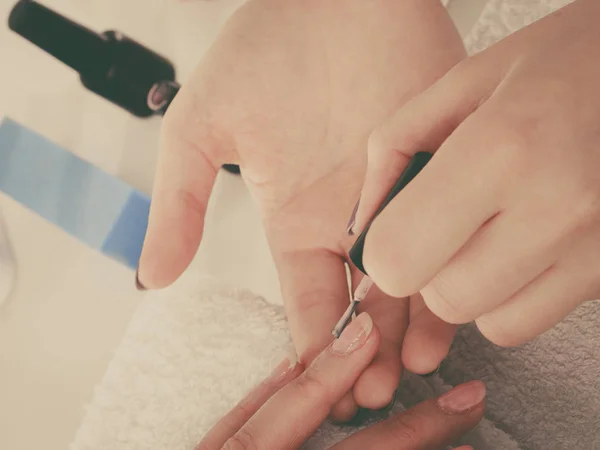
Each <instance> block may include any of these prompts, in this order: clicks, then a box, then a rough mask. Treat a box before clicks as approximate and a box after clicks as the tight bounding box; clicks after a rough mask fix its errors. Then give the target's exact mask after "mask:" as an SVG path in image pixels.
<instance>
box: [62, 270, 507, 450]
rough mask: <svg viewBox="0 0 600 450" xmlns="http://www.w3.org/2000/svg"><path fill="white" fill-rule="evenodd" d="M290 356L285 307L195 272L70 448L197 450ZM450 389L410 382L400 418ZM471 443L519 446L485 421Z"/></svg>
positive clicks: (331, 431)
mask: <svg viewBox="0 0 600 450" xmlns="http://www.w3.org/2000/svg"><path fill="white" fill-rule="evenodd" d="M290 349H291V344H290V338H289V334H288V331H287V324H286V321H285V317H284V313H283V309H282V308H281V307H279V306H276V305H271V304H269V303H267V302H265V301H264V300H262V299H260V298H258V297H256V296H254V295H252V294H251V293H249V292H247V291H244V290H236V289H228V288H225V287H223V286H222V285H220V284H219V283H218V282H216V281H215V280H214V279H210V278H206V277H202V276H199V274H197V273H195V272H188V273H186V274H185V275H184V277H182V279H180V280H179V281H178V282H177V283H176V284H175V285H174V286H172V287H170V288H168V289H166V290H163V291H161V292H156V293H151V294H149V295H148V296H147V297H146V299H145V300H144V301H143V302H142V304H140V306H139V308H138V310H137V312H136V313H135V315H134V317H133V320H132V321H131V324H130V325H129V328H128V330H127V332H126V335H125V337H124V339H123V342H122V343H121V345H120V346H119V348H118V350H117V352H116V354H115V356H114V358H113V360H112V362H111V363H110V366H109V368H108V370H107V372H106V375H105V377H104V379H103V381H102V383H101V384H100V386H99V387H98V388H97V389H96V391H95V393H94V399H93V401H92V403H91V405H90V406H89V407H88V409H87V412H86V415H85V419H84V421H83V423H82V425H81V427H80V429H79V431H78V432H77V435H76V437H75V440H74V442H73V444H72V445H71V450H164V449H169V450H192V449H193V448H194V446H195V444H196V443H197V442H198V441H199V439H200V437H201V436H202V435H203V434H204V433H206V431H208V430H209V429H210V427H211V426H212V425H213V424H214V423H215V422H216V421H217V420H218V419H219V418H220V417H222V416H223V414H225V413H226V412H227V411H228V410H229V409H230V408H231V407H232V406H233V405H234V404H235V403H236V402H237V401H238V400H239V399H240V398H241V397H242V396H243V395H244V394H245V393H246V392H247V391H248V390H249V389H250V388H251V387H252V386H254V385H255V384H256V383H258V382H259V381H260V380H261V379H262V378H263V377H265V376H266V375H267V374H268V373H269V372H270V370H271V369H272V368H273V367H274V366H275V365H276V364H277V363H278V362H279V361H280V360H281V359H282V358H283V357H284V356H285V355H286V354H287V353H288V351H289V350H290ZM446 389H447V388H446V387H444V386H442V384H441V382H440V380H439V379H435V377H434V378H432V379H431V381H429V382H426V381H425V380H424V379H422V378H420V377H415V376H411V377H407V378H406V380H405V381H404V382H403V383H402V388H401V390H400V391H399V397H398V398H399V401H398V402H397V404H396V406H395V408H394V411H401V410H403V406H402V404H401V403H400V401H401V400H403V399H405V400H406V402H407V403H412V402H415V401H419V400H421V399H424V398H427V397H429V396H431V395H432V394H433V393H434V392H442V391H444V390H446ZM382 417H383V416H379V417H376V418H375V419H381V418H382ZM355 431H356V429H354V428H351V427H339V426H335V425H332V424H329V423H326V424H324V426H323V427H322V428H321V429H320V430H318V432H317V433H316V434H315V435H314V436H313V437H312V438H311V439H310V440H309V441H308V442H307V443H306V445H305V447H304V448H306V449H311V450H312V449H314V450H318V449H325V448H328V447H329V446H330V445H332V444H334V443H335V442H338V441H339V440H341V439H343V438H344V437H347V436H349V435H350V434H351V433H353V432H355ZM464 443H470V444H471V445H473V446H475V448H477V449H481V450H483V449H492V450H496V449H497V450H511V449H518V447H517V446H516V444H515V443H514V442H512V441H511V439H510V438H508V436H506V435H505V433H504V432H502V431H500V430H498V429H496V428H495V427H494V426H493V425H491V423H490V422H488V421H484V422H483V423H482V424H481V425H480V428H479V429H478V430H476V431H475V432H473V433H472V434H471V435H469V436H468V437H466V438H465V439H464Z"/></svg>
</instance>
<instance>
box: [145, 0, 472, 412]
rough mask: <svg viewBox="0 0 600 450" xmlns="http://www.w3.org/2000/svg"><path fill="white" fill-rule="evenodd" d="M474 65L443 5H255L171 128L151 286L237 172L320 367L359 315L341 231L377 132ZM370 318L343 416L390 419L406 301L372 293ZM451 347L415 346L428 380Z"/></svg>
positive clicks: (224, 40)
mask: <svg viewBox="0 0 600 450" xmlns="http://www.w3.org/2000/svg"><path fill="white" fill-rule="evenodd" d="M365 36H368V38H365ZM464 57H465V51H464V48H463V46H462V42H461V40H460V38H459V36H458V34H457V32H456V30H455V28H454V26H453V24H452V22H451V20H450V18H449V17H448V15H447V13H446V11H445V9H444V8H443V7H442V6H441V5H440V3H439V2H438V1H437V0H403V1H397V2H390V1H388V0H372V1H369V2H365V1H362V0H347V1H344V2H342V3H340V2H323V1H321V0H303V1H298V0H251V1H249V2H248V3H246V4H245V5H244V6H243V7H242V8H241V9H240V10H239V11H238V12H237V13H236V14H235V15H234V16H233V17H232V18H231V20H230V21H229V22H228V23H227V25H226V26H225V27H224V29H223V30H222V33H221V35H220V36H219V38H218V39H217V41H216V42H215V43H214V45H213V46H212V48H211V49H210V50H209V52H208V53H207V54H206V55H205V57H204V58H203V59H202V61H201V62H200V64H199V66H198V68H197V69H196V71H195V72H194V73H193V74H192V76H191V78H190V79H189V80H187V82H186V83H185V84H184V86H183V88H182V89H181V91H180V92H179V94H178V95H177V97H176V98H175V100H174V102H173V103H172V104H171V106H170V108H169V110H168V112H167V114H166V116H165V118H164V121H163V127H162V135H161V143H160V146H161V150H160V157H159V163H158V169H157V174H156V179H155V186H154V192H153V197H152V207H151V212H150V218H149V227H148V231H147V235H146V241H145V244H144V248H143V252H142V256H141V259H140V266H139V270H138V280H139V282H140V284H141V285H143V286H144V287H146V288H148V289H156V288H162V287H165V286H168V285H169V284H171V283H172V282H173V281H175V279H177V278H178V277H179V275H180V274H181V273H182V271H183V270H185V268H186V267H187V265H188V264H189V262H190V261H191V259H192V258H193V256H194V254H195V252H196V249H197V247H198V245H199V243H200V240H201V237H202V227H203V222H204V215H205V212H206V205H207V202H208V199H209V196H210V191H211V189H212V186H213V183H214V179H215V176H216V174H217V170H216V168H218V167H220V166H221V165H222V164H224V163H237V164H239V165H240V166H241V168H242V175H243V178H244V180H245V182H246V184H247V186H248V189H249V190H250V192H251V194H252V196H253V197H254V199H255V200H256V202H257V204H258V207H259V209H260V212H261V214H262V219H263V223H264V227H265V230H266V233H267V236H268V239H269V243H270V248H271V252H272V254H273V257H274V259H275V262H276V265H277V269H278V273H279V277H280V282H281V286H282V293H283V297H284V301H285V307H286V312H287V315H288V319H289V325H290V330H291V334H292V337H293V341H294V344H295V347H296V350H297V352H298V354H299V356H300V359H301V361H302V362H303V363H305V364H310V362H311V361H312V360H313V359H314V358H315V357H316V356H317V355H318V354H319V353H320V351H321V350H322V349H323V348H324V347H325V346H327V345H328V343H329V342H330V340H331V334H330V331H331V328H332V327H333V325H334V324H335V322H336V321H337V320H338V318H339V317H340V316H341V314H342V313H343V311H344V309H345V308H346V306H347V304H348V300H349V299H348V295H349V294H348V280H347V275H346V269H345V264H346V256H347V255H346V252H347V249H348V248H349V246H350V245H351V243H352V239H351V238H349V237H348V236H347V235H346V233H345V228H346V223H347V218H348V216H349V214H350V212H351V211H352V208H353V206H354V203H355V201H356V198H357V196H358V193H359V191H360V188H361V185H362V182H363V180H364V174H365V171H366V165H367V155H366V151H365V149H366V147H367V142H368V137H369V134H370V132H371V131H372V130H373V129H374V128H375V127H376V126H377V125H378V124H380V123H382V122H383V121H384V120H385V119H386V118H387V117H388V116H389V115H390V114H392V112H393V111H395V110H397V109H398V108H399V107H400V106H402V105H404V104H405V103H406V102H407V101H409V100H410V99H411V98H413V97H414V96H415V95H416V94H418V93H419V92H422V91H423V90H424V89H426V88H427V87H429V86H430V85H431V84H433V83H434V82H435V81H436V80H438V79H439V78H440V77H442V76H443V75H444V74H445V73H446V72H447V71H448V70H450V69H451V68H452V67H453V66H455V65H456V64H457V63H458V62H459V61H460V60H461V59H462V58H464ZM164 236H169V239H164ZM351 271H352V272H353V273H352V280H351V282H352V284H356V283H357V282H358V281H359V280H358V274H357V272H356V271H355V270H354V269H353V268H351ZM363 310H364V311H369V313H370V314H371V316H372V317H373V319H374V321H375V323H376V324H377V325H378V327H379V330H380V334H381V344H380V345H379V346H378V352H377V354H376V355H375V357H374V358H373V360H372V361H371V363H370V365H369V367H368V368H367V369H366V370H364V371H363V372H362V373H361V374H360V375H359V376H358V377H357V379H356V382H355V383H354V384H353V385H351V386H348V391H347V392H346V393H345V395H344V396H341V398H340V400H339V402H338V403H337V404H336V405H335V406H334V407H333V408H332V416H333V417H334V418H335V419H337V420H348V419H350V418H352V417H353V416H354V414H355V413H356V411H357V408H358V406H362V407H366V408H373V409H379V408H383V407H385V406H386V405H387V404H389V402H390V401H391V400H392V397H393V395H394V391H395V388H396V386H397V385H398V383H399V380H400V375H401V371H402V362H401V357H400V355H401V350H400V349H401V347H402V341H403V338H404V334H405V331H406V330H407V327H409V323H410V316H411V312H410V311H409V307H408V302H407V301H405V300H403V301H398V300H397V299H395V298H392V297H391V296H389V295H386V294H384V293H383V292H381V291H380V290H378V289H374V290H373V291H372V293H371V294H370V297H369V298H368V301H366V302H365V305H364V308H363ZM420 317H421V321H420V322H419V321H417V322H415V323H416V325H415V327H414V328H415V329H416V330H417V332H418V330H419V329H420V328H422V327H423V325H431V324H434V325H435V327H434V328H436V329H437V327H438V325H439V326H442V322H441V321H440V320H439V319H437V318H435V317H434V316H433V315H432V314H431V313H430V312H429V311H427V310H426V309H424V310H423V311H422V313H421V315H420ZM411 327H412V325H411ZM409 329H410V327H409ZM421 331H422V332H423V333H425V334H427V333H426V330H421ZM447 349H448V344H447V342H446V340H440V339H436V338H435V336H434V338H432V345H429V346H428V347H427V348H424V349H423V348H419V349H418V351H419V353H420V354H421V355H423V356H422V358H423V359H424V360H425V361H424V364H422V367H421V369H422V372H430V371H432V370H434V369H435V367H436V366H437V363H438V362H439V359H441V357H443V355H444V354H445V353H446V352H447ZM440 355H442V356H440Z"/></svg>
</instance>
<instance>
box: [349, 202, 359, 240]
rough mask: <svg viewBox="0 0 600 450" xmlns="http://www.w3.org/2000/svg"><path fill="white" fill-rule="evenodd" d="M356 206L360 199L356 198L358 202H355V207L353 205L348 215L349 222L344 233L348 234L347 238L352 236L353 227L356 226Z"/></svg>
mask: <svg viewBox="0 0 600 450" xmlns="http://www.w3.org/2000/svg"><path fill="white" fill-rule="evenodd" d="M358 205H360V197H358V201H357V202H356V205H354V209H353V210H352V214H350V220H349V221H348V225H347V226H346V233H348V236H354V225H355V224H356V212H357V211H358Z"/></svg>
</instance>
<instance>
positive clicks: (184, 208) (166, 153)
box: [137, 86, 220, 289]
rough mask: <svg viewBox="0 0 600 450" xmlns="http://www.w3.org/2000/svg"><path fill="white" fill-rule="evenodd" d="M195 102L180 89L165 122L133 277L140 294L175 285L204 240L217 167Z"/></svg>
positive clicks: (210, 141)
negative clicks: (150, 198) (135, 273)
mask: <svg viewBox="0 0 600 450" xmlns="http://www.w3.org/2000/svg"><path fill="white" fill-rule="evenodd" d="M194 98H195V97H194V96H193V95H192V94H190V93H189V92H188V90H187V89H186V87H185V86H184V87H183V88H182V89H181V91H180V92H179V94H178V95H177V96H176V98H175V100H174V101H173V103H172V104H171V106H170V107H169V110H168V112H167V114H166V116H165V118H164V120H163V124H162V129H161V138H160V156H159V160H158V165H157V173H156V178H155V182H154V188H153V194H152V205H151V208H150V217H149V220H148V229H147V232H146V239H145V241H144V247H143V250H142V254H141V257H140V261H139V268H138V275H137V276H138V282H139V284H140V285H141V287H143V288H147V289H155V288H162V287H165V286H167V285H169V284H171V283H172V282H173V281H175V280H176V279H177V278H178V277H179V275H181V273H182V272H183V271H184V270H185V268H186V267H187V266H188V264H189V263H190V261H191V260H192V258H193V257H194V255H195V253H196V250H197V248H198V245H199V243H200V239H201V237H202V229H203V226H204V216H205V213H206V206H207V204H208V199H209V196H210V192H211V190H212V186H213V184H214V181H215V177H216V174H217V167H219V166H220V164H216V163H215V160H214V156H213V154H214V146H215V143H214V142H213V141H212V139H211V138H209V137H208V136H210V133H208V130H206V129H205V128H206V125H205V124H202V123H200V124H199V123H197V110H196V109H197V105H195V104H194V103H193V102H194ZM192 119H193V120H194V121H192Z"/></svg>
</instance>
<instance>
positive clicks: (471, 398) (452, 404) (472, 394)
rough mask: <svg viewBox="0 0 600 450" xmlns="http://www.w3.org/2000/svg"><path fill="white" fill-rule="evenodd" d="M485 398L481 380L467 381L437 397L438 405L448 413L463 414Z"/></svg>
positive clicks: (483, 385)
mask: <svg viewBox="0 0 600 450" xmlns="http://www.w3.org/2000/svg"><path fill="white" fill-rule="evenodd" d="M484 398H485V384H483V383H482V382H481V381H469V382H468V383H465V384H463V385H460V386H457V387H455V388H454V389H452V390H451V391H449V392H446V393H445V394H444V395H442V396H441V397H440V398H438V399H437V405H438V407H439V408H440V409H441V410H442V411H444V412H446V413H448V414H464V413H466V412H468V411H470V410H471V409H473V408H474V407H476V406H477V405H479V404H480V403H481V402H482V401H483V399H484Z"/></svg>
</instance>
